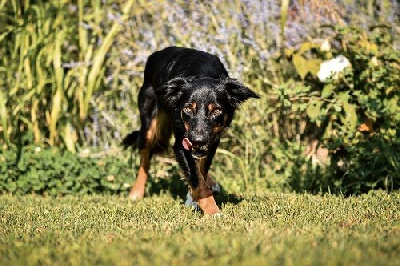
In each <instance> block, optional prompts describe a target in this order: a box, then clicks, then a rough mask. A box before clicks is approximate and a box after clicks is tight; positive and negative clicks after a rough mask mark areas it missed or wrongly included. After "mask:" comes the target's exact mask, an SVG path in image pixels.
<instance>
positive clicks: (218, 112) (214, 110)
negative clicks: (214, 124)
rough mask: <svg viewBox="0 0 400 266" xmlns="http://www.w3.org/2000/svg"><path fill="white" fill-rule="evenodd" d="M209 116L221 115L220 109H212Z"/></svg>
mask: <svg viewBox="0 0 400 266" xmlns="http://www.w3.org/2000/svg"><path fill="white" fill-rule="evenodd" d="M211 114H212V115H214V116H217V115H220V114H222V109H221V108H214V109H213V110H212V111H211Z"/></svg>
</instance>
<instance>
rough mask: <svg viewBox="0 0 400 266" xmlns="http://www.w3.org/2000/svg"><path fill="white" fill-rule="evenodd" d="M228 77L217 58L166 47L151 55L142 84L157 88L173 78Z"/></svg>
mask: <svg viewBox="0 0 400 266" xmlns="http://www.w3.org/2000/svg"><path fill="white" fill-rule="evenodd" d="M190 76H193V77H209V78H215V79H219V78H225V77H228V72H227V71H226V69H225V67H224V65H223V64H222V63H221V61H220V60H219V58H218V57H216V56H215V55H211V54H209V53H206V52H202V51H198V50H194V49H190V48H181V47H168V48H165V49H164V50H161V51H157V52H155V53H154V54H152V55H151V56H150V57H149V59H148V61H147V63H146V67H145V71H144V82H145V83H146V82H147V83H149V84H151V85H152V87H153V88H157V87H159V86H160V85H162V84H163V83H165V82H167V81H168V80H171V79H173V78H175V77H190Z"/></svg>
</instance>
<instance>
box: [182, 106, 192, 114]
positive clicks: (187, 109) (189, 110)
mask: <svg viewBox="0 0 400 266" xmlns="http://www.w3.org/2000/svg"><path fill="white" fill-rule="evenodd" d="M183 111H184V112H185V113H191V112H192V108H190V107H189V106H186V107H184V108H183Z"/></svg>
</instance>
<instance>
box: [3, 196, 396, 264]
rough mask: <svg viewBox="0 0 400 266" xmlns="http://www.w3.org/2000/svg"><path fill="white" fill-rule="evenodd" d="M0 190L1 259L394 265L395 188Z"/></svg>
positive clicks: (5, 261) (8, 261)
mask: <svg viewBox="0 0 400 266" xmlns="http://www.w3.org/2000/svg"><path fill="white" fill-rule="evenodd" d="M218 201H219V203H220V204H221V206H222V213H223V214H222V216H220V217H207V216H202V215H201V214H200V213H198V212H194V211H192V210H191V209H189V208H188V207H185V206H184V205H183V203H182V199H180V198H178V197H176V198H174V197H172V196H171V195H169V194H163V193H161V194H159V195H153V196H150V197H148V198H146V199H145V200H143V201H141V202H130V201H128V200H127V199H126V198H124V197H119V196H101V195H96V196H68V197H58V198H51V197H42V196H10V195H3V196H0V215H1V216H0V265H39V264H40V265H56V264H57V265H82V264H85V265H87V264H101V265H104V264H107V265H109V264H118V265H146V264H152V265H154V264H156V265H161V264H162V265H168V264H173V265H176V264H180V265H185V264H194V265H198V264H201V265H211V264H233V265H234V264H236V265H237V264H240V265H243V264H246V265H247V264H248V265H252V264H256V263H258V264H262V265H271V264H272V265H274V264H275V265H282V264H287V265H339V264H341V265H399V264H400V255H399V254H400V193H392V194H386V193H383V192H373V193H370V194H368V195H362V196H358V197H347V198H345V197H342V196H337V195H325V196H320V195H305V194H277V193H272V192H268V193H265V194H260V195H240V196H239V195H229V196H221V197H219V199H218Z"/></svg>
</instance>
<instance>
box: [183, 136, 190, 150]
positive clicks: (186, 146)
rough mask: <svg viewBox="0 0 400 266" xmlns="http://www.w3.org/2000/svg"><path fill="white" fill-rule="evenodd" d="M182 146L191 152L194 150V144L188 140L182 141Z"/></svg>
mask: <svg viewBox="0 0 400 266" xmlns="http://www.w3.org/2000/svg"><path fill="white" fill-rule="evenodd" d="M182 145H183V148H185V150H188V151H190V150H191V149H192V143H191V142H190V140H189V139H188V138H184V139H183V140H182Z"/></svg>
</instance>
